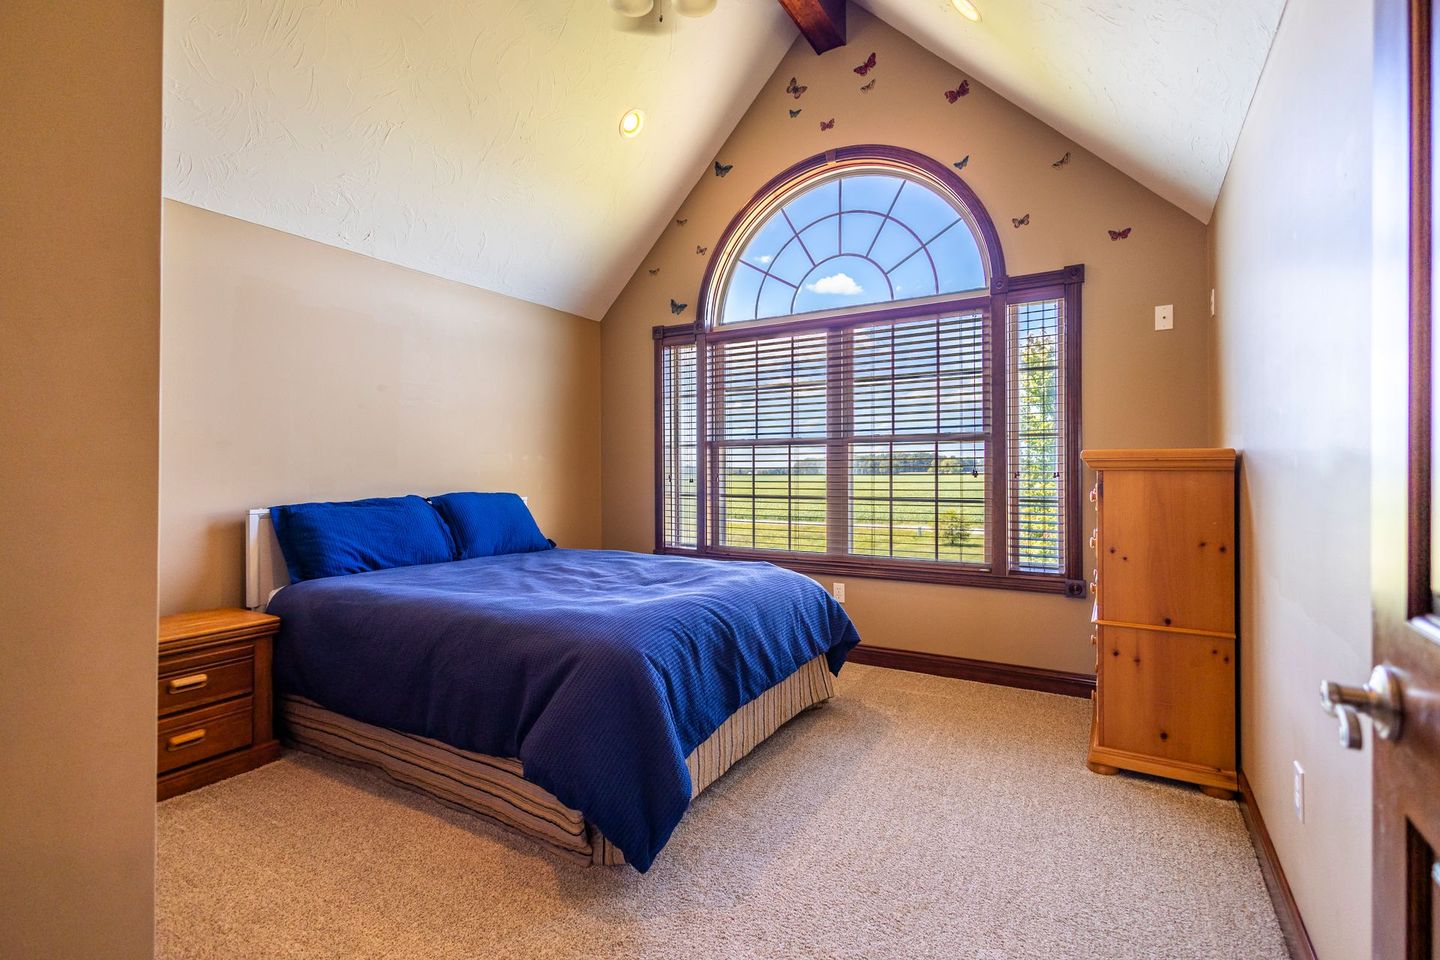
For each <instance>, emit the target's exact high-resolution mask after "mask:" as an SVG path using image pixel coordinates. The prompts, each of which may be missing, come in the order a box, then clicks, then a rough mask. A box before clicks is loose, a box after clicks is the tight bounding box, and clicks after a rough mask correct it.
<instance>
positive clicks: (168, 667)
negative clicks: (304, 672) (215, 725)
mask: <svg viewBox="0 0 1440 960" xmlns="http://www.w3.org/2000/svg"><path fill="white" fill-rule="evenodd" d="M254 687H255V648H254V647H253V646H252V645H251V644H248V643H242V644H234V645H231V646H228V647H222V648H220V649H218V650H207V651H204V652H202V653H191V654H184V655H180V656H175V657H166V658H165V659H163V660H161V661H160V683H159V687H158V690H159V692H158V697H159V711H160V716H162V717H164V716H168V715H169V714H172V713H175V712H177V711H180V710H189V709H191V708H192V707H199V706H203V705H205V704H207V703H215V702H217V701H219V700H229V699H230V698H231V697H238V696H242V695H244V694H247V693H251V692H252V691H253V690H254Z"/></svg>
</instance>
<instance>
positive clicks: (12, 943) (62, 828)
mask: <svg viewBox="0 0 1440 960" xmlns="http://www.w3.org/2000/svg"><path fill="white" fill-rule="evenodd" d="M161 31H162V25H161V11H160V4H158V3H153V2H149V0H76V2H74V3H63V4H61V3H52V2H49V0H7V2H6V3H5V4H3V5H0V63H3V64H4V65H5V69H4V76H5V82H4V84H0V126H3V128H4V130H5V136H4V138H3V139H0V223H3V229H0V343H3V345H0V450H3V451H4V452H3V454H0V456H3V459H4V468H3V469H0V499H3V501H4V503H5V504H6V507H7V510H6V517H5V521H4V523H0V566H3V568H4V570H5V586H4V588H3V589H0V623H3V624H4V627H3V630H0V664H3V666H0V675H3V676H4V683H3V684H0V717H3V718H4V723H5V731H6V733H5V747H4V758H5V759H4V776H3V777H0V834H3V836H0V849H3V851H4V852H3V854H0V918H3V919H0V956H4V957H45V958H60V960H65V958H76V960H80V958H91V957H126V958H135V957H148V956H150V954H151V951H152V949H153V936H154V934H153V926H154V846H155V829H154V823H155V819H154V817H155V806H154V804H155V748H154V745H153V744H154V739H153V738H154V735H155V657H156V647H155V531H156V474H157V449H156V448H157V426H156V419H157V410H158V402H159V335H160V304H159V293H160V90H161V81H160V59H161Z"/></svg>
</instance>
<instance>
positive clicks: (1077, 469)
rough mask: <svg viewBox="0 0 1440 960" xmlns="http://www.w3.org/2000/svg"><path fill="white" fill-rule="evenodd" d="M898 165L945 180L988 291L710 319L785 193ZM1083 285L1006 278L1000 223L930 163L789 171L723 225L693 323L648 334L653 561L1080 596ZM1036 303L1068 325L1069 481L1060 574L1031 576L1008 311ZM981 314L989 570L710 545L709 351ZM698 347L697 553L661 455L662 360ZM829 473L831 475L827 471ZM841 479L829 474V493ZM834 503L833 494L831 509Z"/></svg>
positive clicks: (878, 154)
mask: <svg viewBox="0 0 1440 960" xmlns="http://www.w3.org/2000/svg"><path fill="white" fill-rule="evenodd" d="M847 165H848V166H859V165H865V166H871V167H874V166H892V167H897V168H899V169H898V170H897V172H908V173H910V174H912V175H914V174H915V173H919V174H921V175H923V176H926V177H928V178H929V179H931V180H932V181H935V182H938V184H939V185H941V186H942V187H943V188H944V189H946V190H947V191H949V192H950V193H951V195H952V197H953V198H954V199H956V200H957V201H958V202H959V203H961V204H963V205H964V207H965V209H966V211H967V213H968V215H969V219H970V221H971V223H972V224H973V226H974V227H975V234H976V237H977V239H978V240H979V242H980V244H981V253H982V254H983V255H984V256H985V258H986V261H987V262H986V266H987V269H988V270H989V274H990V284H989V289H988V291H984V292H982V293H980V294H978V295H977V294H976V293H974V292H973V291H972V292H970V293H968V294H963V295H954V296H948V297H931V298H928V299H926V300H920V301H912V302H900V303H894V304H891V305H888V306H887V305H870V306H868V307H859V308H857V309H855V310H853V311H846V312H844V313H841V314H827V315H823V316H810V317H801V318H799V319H796V320H786V319H784V318H777V319H773V320H768V321H760V322H754V323H745V324H735V325H731V326H730V327H719V326H714V325H712V324H711V322H710V318H711V315H712V313H713V312H714V310H715V307H716V304H717V303H718V300H719V298H718V296H717V294H718V291H717V289H716V285H717V283H718V282H723V276H724V268H725V266H726V263H727V261H729V260H731V259H733V258H734V257H736V256H738V250H737V249H735V247H736V246H737V245H738V243H739V242H740V241H741V240H743V239H745V237H746V236H747V235H748V230H749V228H750V227H751V226H753V224H754V222H755V220H756V216H757V212H764V213H768V211H769V209H771V208H772V207H773V201H774V200H775V198H776V197H778V196H780V195H782V194H793V193H795V192H797V191H798V190H799V189H802V188H803V187H804V186H805V185H806V184H807V183H808V182H809V181H810V180H812V179H814V178H815V176H816V175H819V174H829V173H832V172H833V171H834V170H835V169H836V167H837V166H847ZM1084 280H1085V267H1084V265H1083V264H1072V265H1069V266H1065V267H1062V268H1060V269H1058V270H1050V271H1046V272H1042V273H1033V274H1026V275H1023V276H1014V277H1012V276H1009V275H1008V274H1007V273H1006V272H1005V261H1004V252H1003V250H1002V249H1001V246H1000V241H999V235H998V234H997V232H996V230H995V226H994V223H993V221H992V220H991V219H990V216H989V214H988V213H987V212H986V211H985V208H984V206H983V205H982V204H981V203H980V200H979V198H978V197H977V196H976V195H975V194H974V192H973V191H972V190H971V189H970V188H969V187H968V186H967V185H966V184H965V182H964V181H963V180H961V179H960V178H959V177H958V176H957V175H956V174H955V172H954V171H953V170H951V169H950V168H949V167H947V166H946V165H944V164H942V163H939V162H937V161H935V160H933V159H931V158H929V157H926V156H924V155H923V154H919V153H915V152H914V151H910V150H904V149H901V148H897V147H889V146H874V145H870V146H854V147H846V148H841V149H837V150H832V151H828V152H827V153H824V154H818V155H816V156H814V157H810V158H808V159H806V160H804V161H801V162H800V163H798V164H796V165H795V166H793V167H791V168H789V169H788V170H786V171H784V172H782V173H781V174H779V175H778V176H776V177H775V178H774V179H772V180H771V181H770V182H769V183H767V184H766V185H765V186H764V187H762V188H761V189H760V190H759V191H758V192H757V193H756V194H755V196H754V197H753V198H752V199H751V200H750V202H749V203H748V204H746V205H745V207H743V208H742V209H741V211H740V212H739V213H737V214H736V216H735V217H734V219H733V220H732V221H731V222H730V225H729V226H728V227H727V228H726V230H725V233H724V234H723V235H722V237H721V239H720V241H719V242H718V243H716V244H715V249H714V253H713V254H712V256H711V259H710V261H709V264H708V265H707V268H706V271H705V277H704V280H703V282H702V287H701V296H700V298H699V300H698V304H697V309H696V319H695V321H694V322H693V323H687V324H672V325H668V326H657V327H655V328H654V329H653V331H652V336H653V339H654V345H655V361H654V363H655V424H654V428H655V552H656V553H663V554H674V555H681V556H700V557H705V558H709V559H720V560H751V561H753V560H768V561H770V562H772V563H775V564H778V565H780V566H783V567H786V568H789V569H792V570H797V571H800V572H803V573H812V574H833V575H845V576H854V577H860V578H864V579H886V580H904V581H911V582H920V583H943V584H957V585H963V586H974V587H991V588H999V589H1006V590H1021V591H1029V592H1035V593H1051V594H1062V595H1065V596H1070V597H1083V596H1085V582H1084V581H1083V580H1082V579H1081V572H1080V569H1081V562H1082V553H1081V532H1080V526H1081V524H1080V487H1081V483H1080V478H1081V464H1080V420H1081V418H1080V395H1081V391H1080V335H1081V288H1082V284H1083V283H1084ZM1039 300H1059V301H1061V302H1062V303H1063V318H1062V327H1061V329H1062V330H1063V340H1064V356H1063V357H1062V358H1061V363H1062V364H1063V366H1064V377H1063V381H1064V383H1063V391H1064V394H1063V406H1064V416H1063V421H1062V429H1063V430H1064V457H1065V469H1066V471H1067V475H1066V477H1065V478H1064V480H1065V484H1064V486H1065V489H1064V497H1063V501H1062V503H1061V520H1062V543H1061V553H1062V558H1061V571H1060V572H1059V573H1035V572H1024V571H1014V570H1011V564H1010V534H1009V524H1010V521H1011V517H1010V510H1009V499H1010V483H1009V472H1008V466H1007V458H1008V456H1009V446H1010V424H1009V392H1008V391H1009V379H1010V377H1009V370H1010V366H1011V357H1010V347H1009V331H1008V323H1009V313H1010V311H1009V308H1010V306H1011V304H1019V303H1028V302H1032V301H1039ZM974 310H980V311H985V312H986V315H987V317H988V321H989V324H990V330H989V335H990V345H991V346H990V353H989V369H988V370H987V375H988V376H989V389H990V391H991V396H990V422H989V429H988V433H989V437H990V438H991V440H990V442H988V443H987V454H988V455H987V457H986V471H987V502H986V511H987V516H986V530H987V542H988V545H989V551H988V553H989V557H988V564H987V566H986V567H985V568H982V567H980V566H977V565H972V564H960V563H957V562H954V561H935V560H907V559H896V558H890V557H873V556H857V555H848V554H809V553H798V552H790V551H779V550H765V549H750V548H746V549H735V548H731V549H726V548H724V547H715V546H712V545H711V543H710V540H711V537H710V534H711V532H712V531H711V530H710V517H709V508H710V504H709V502H708V501H709V485H710V483H711V477H710V474H711V472H712V470H713V466H714V464H713V461H714V458H713V456H711V455H710V450H709V446H710V440H709V439H708V422H709V421H708V409H707V400H708V397H707V394H708V392H709V384H708V382H707V380H708V371H707V360H708V347H709V346H710V345H711V344H713V343H720V342H726V341H732V340H744V339H749V338H752V337H755V336H757V335H760V334H762V333H764V332H773V331H778V330H784V331H786V332H795V333H800V332H806V331H820V330H824V331H830V330H835V329H840V328H844V327H848V326H854V325H855V324H856V322H857V318H863V320H864V321H866V322H871V321H873V322H882V323H883V322H887V321H889V322H894V321H900V320H904V319H909V318H920V317H928V316H937V315H944V314H947V313H958V312H962V311H974ZM679 344H694V345H695V365H696V372H695V377H696V392H697V404H696V407H697V408H696V413H695V415H696V418H697V419H696V427H697V436H696V441H697V442H696V448H697V453H696V456H697V464H696V496H695V511H696V517H695V523H696V543H697V546H696V547H695V548H693V549H692V548H689V547H675V546H670V545H667V544H666V543H665V514H664V499H665V489H664V450H663V448H662V437H663V418H664V417H665V415H666V411H665V409H664V390H663V380H662V377H663V375H664V369H663V366H664V365H663V359H662V358H663V356H664V352H665V349H666V348H667V347H669V346H675V345H679ZM827 475H828V474H827ZM843 479H844V478H836V477H833V476H832V477H830V481H831V484H832V485H834V484H836V483H837V482H838V481H840V480H843ZM836 496H837V494H836V492H835V491H833V490H832V491H831V495H830V498H829V501H828V502H829V504H830V508H831V509H833V508H834V504H835V502H836V500H835V497H836Z"/></svg>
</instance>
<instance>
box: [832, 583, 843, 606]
mask: <svg viewBox="0 0 1440 960" xmlns="http://www.w3.org/2000/svg"><path fill="white" fill-rule="evenodd" d="M833 586H834V589H833V591H832V592H833V593H834V594H835V599H836V600H838V601H839V602H841V603H844V602H845V584H843V583H841V582H840V581H838V580H837V581H835V583H834V585H833Z"/></svg>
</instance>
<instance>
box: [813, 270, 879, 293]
mask: <svg viewBox="0 0 1440 960" xmlns="http://www.w3.org/2000/svg"><path fill="white" fill-rule="evenodd" d="M805 289H806V290H809V291H810V292H811V293H833V294H835V295H837V296H841V297H856V296H859V295H860V294H862V293H864V292H865V288H863V287H861V286H860V284H858V283H856V282H855V278H854V277H852V276H850V274H848V273H837V274H835V275H834V276H830V277H821V278H820V279H819V280H816V281H815V282H814V283H807V284H805Z"/></svg>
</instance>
